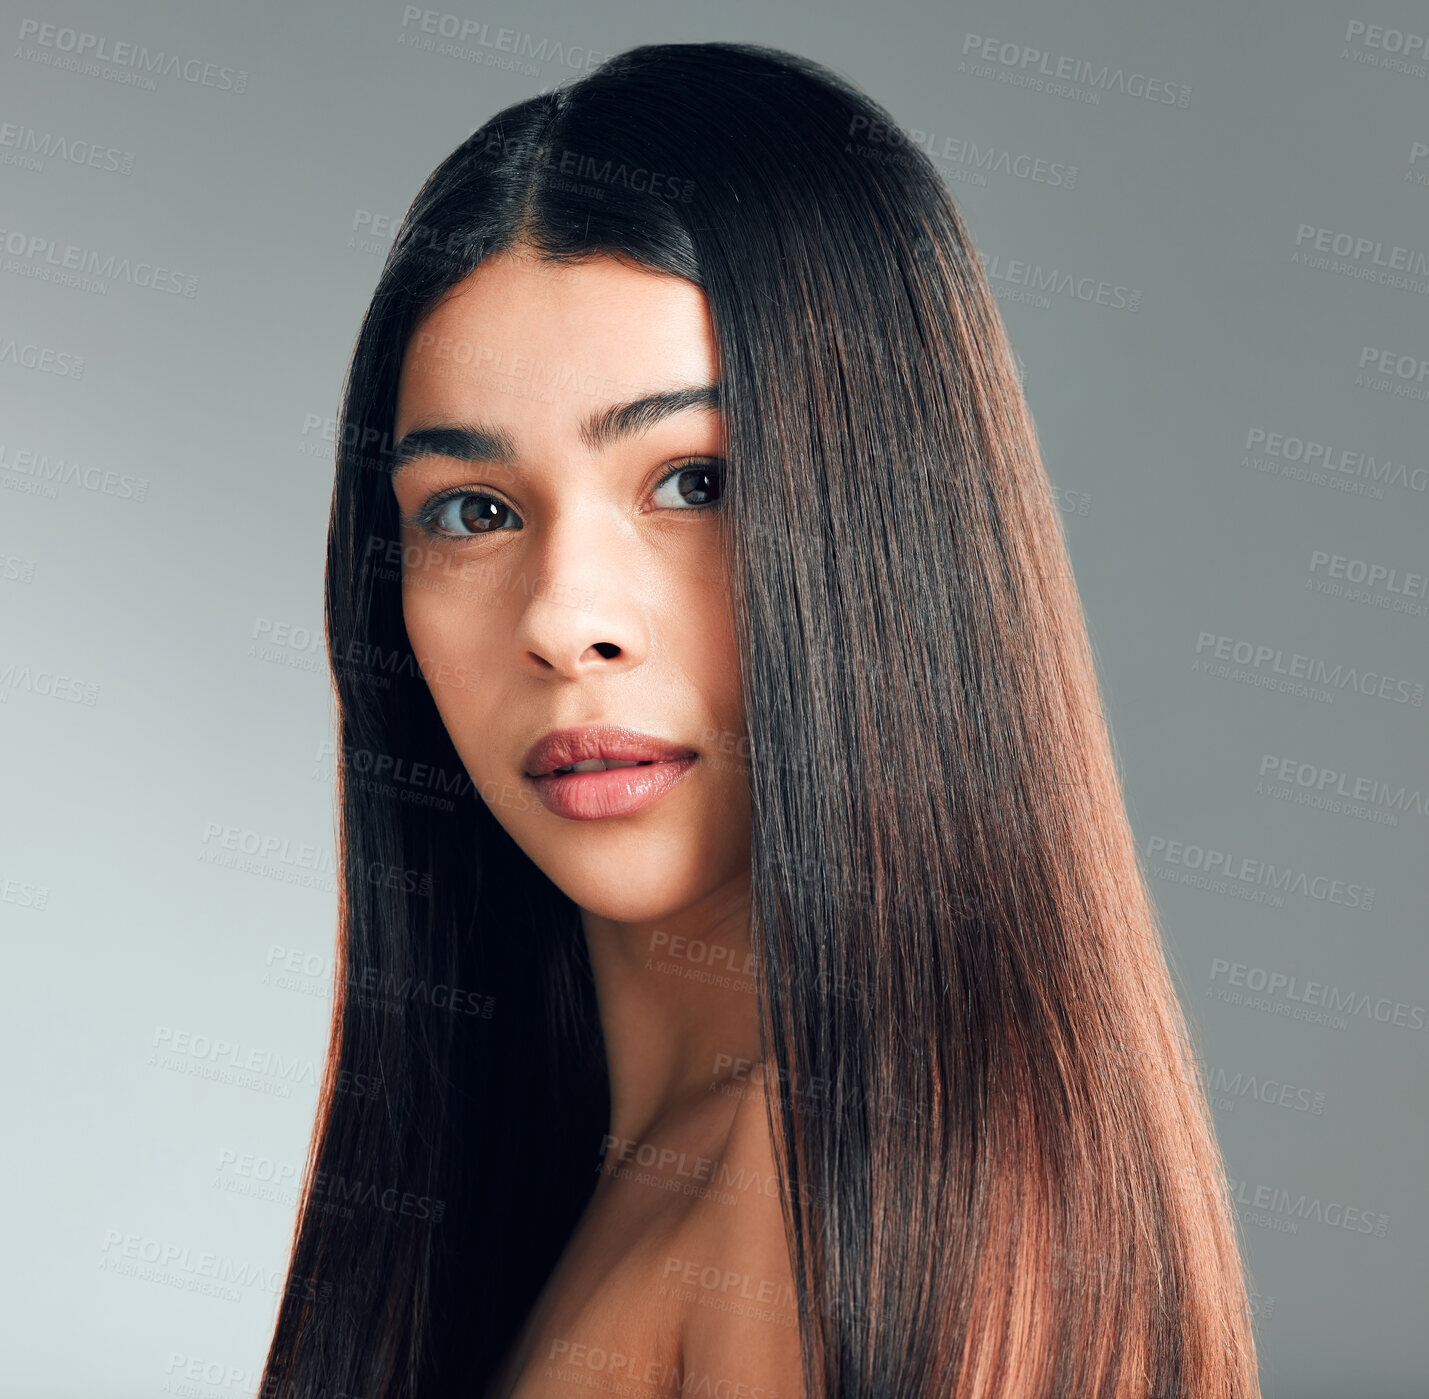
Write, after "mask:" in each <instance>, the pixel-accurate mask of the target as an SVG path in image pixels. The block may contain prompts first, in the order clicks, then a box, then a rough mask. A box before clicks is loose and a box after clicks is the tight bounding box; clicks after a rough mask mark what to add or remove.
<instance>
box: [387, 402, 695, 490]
mask: <svg viewBox="0 0 1429 1399" xmlns="http://www.w3.org/2000/svg"><path fill="white" fill-rule="evenodd" d="M720 390H721V386H720V385H719V384H718V383H714V384H691V385H689V386H688V387H685V388H678V389H666V390H664V391H662V392H660V393H650V394H644V395H642V396H641V397H640V398H632V399H631V400H630V401H629V402H627V403H614V404H611V405H609V406H608V407H605V408H601V409H599V410H597V411H596V412H594V413H592V414H591V415H590V416H589V417H588V418H586V419H585V421H584V422H583V423H582V424H581V427H580V439H581V441H582V443H584V444H585V446H587V447H589V448H590V449H591V450H592V451H597V450H599V449H600V448H601V447H605V446H608V445H609V444H610V443H612V442H616V441H619V440H620V439H621V438H624V437H635V436H637V435H638V434H640V433H642V432H646V431H648V430H649V429H650V428H652V427H654V426H655V424H656V423H658V422H661V421H662V420H663V419H665V418H668V417H671V416H673V415H674V414H676V413H684V412H687V411H688V410H689V409H691V408H712V409H715V410H716V411H717V410H718V409H719V407H720ZM518 455H519V453H518V452H517V449H516V443H515V441H514V440H513V439H512V437H511V434H510V433H508V432H506V431H505V430H503V429H502V428H498V427H491V426H489V425H487V424H485V423H458V424H439V425H435V426H432V427H419V428H413V429H412V431H411V432H409V433H407V434H406V435H405V436H404V437H403V438H402V440H401V441H400V442H398V444H397V445H396V447H395V448H394V449H393V451H392V466H391V474H392V475H393V476H395V475H396V474H397V473H398V472H399V471H401V469H402V468H403V467H404V466H406V465H407V463H408V462H410V461H415V460H416V459H417V458H418V457H451V458H452V459H454V460H456V461H469V462H478V461H479V462H495V463H497V464H499V465H502V466H509V465H511V464H512V463H513V462H515V460H516V458H517V456H518Z"/></svg>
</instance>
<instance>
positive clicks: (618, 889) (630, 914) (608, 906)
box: [542, 861, 708, 923]
mask: <svg viewBox="0 0 1429 1399" xmlns="http://www.w3.org/2000/svg"><path fill="white" fill-rule="evenodd" d="M542 869H543V870H545V873H546V875H547V877H548V878H549V879H550V880H551V882H552V883H553V884H555V885H556V887H557V888H558V889H560V890H561V892H562V893H564V894H565V895H566V896H567V897H568V898H570V899H571V900H572V901H573V902H574V903H575V904H576V905H577V906H578V907H580V908H581V909H583V910H584V911H585V912H586V913H590V914H594V915H595V916H596V917H598V918H608V919H610V920H611V921H612V922H615V923H658V922H660V921H661V920H662V919H668V918H673V917H675V916H676V915H677V914H679V913H681V912H683V911H684V910H685V909H687V908H689V907H690V906H691V905H692V904H694V903H696V902H697V901H698V900H699V898H700V896H701V895H702V894H705V893H707V892H708V890H707V889H706V888H704V887H702V885H701V884H694V883H692V882H690V881H686V880H674V879H671V878H670V877H669V876H668V875H662V874H661V873H660V871H658V870H651V869H648V868H646V869H642V868H640V867H639V866H634V867H631V866H626V865H624V864H619V865H612V864H610V863H603V864H601V865H599V866H593V865H591V864H588V863H586V862H584V861H558V862H556V865H555V866H554V867H553V866H546V865H542Z"/></svg>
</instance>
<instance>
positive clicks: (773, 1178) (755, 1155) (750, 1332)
mask: <svg viewBox="0 0 1429 1399" xmlns="http://www.w3.org/2000/svg"><path fill="white" fill-rule="evenodd" d="M737 1087H738V1089H739V1090H740V1102H739V1104H738V1107H737V1109H736V1112H735V1115H734V1122H733V1126H732V1128H731V1131H730V1137H729V1143H728V1145H727V1146H726V1148H725V1150H724V1152H723V1153H722V1155H721V1158H720V1161H719V1164H718V1166H717V1167H716V1168H715V1170H714V1172H713V1178H712V1179H711V1180H710V1181H709V1182H708V1187H707V1189H706V1190H705V1192H704V1193H703V1195H702V1196H701V1198H700V1200H699V1203H698V1205H697V1206H696V1208H695V1209H693V1210H692V1211H691V1212H690V1214H689V1216H688V1218H687V1220H686V1222H685V1226H684V1227H683V1228H682V1229H681V1231H680V1235H679V1238H678V1241H677V1249H678V1251H677V1252H675V1251H672V1255H671V1256H670V1257H669V1258H667V1259H666V1260H665V1262H664V1264H663V1290H664V1291H665V1292H666V1296H667V1297H669V1298H670V1299H671V1300H674V1301H678V1302H679V1303H680V1304H681V1305H680V1311H681V1313H682V1315H683V1324H682V1327H681V1350H680V1354H681V1369H682V1373H683V1392H686V1393H691V1394H731V1395H733V1394H738V1395H742V1396H747V1399H800V1396H802V1395H803V1381H802V1376H801V1371H800V1364H799V1330H798V1308H797V1293H796V1290H795V1286H794V1274H793V1268H792V1265H791V1263H790V1257H789V1246H788V1241H787V1237H786V1232H785V1227H784V1216H783V1211H782V1209H781V1192H780V1187H779V1177H778V1173H777V1170H776V1166H775V1155H774V1144H773V1140H772V1138H771V1136H770V1132H769V1125H768V1122H767V1120H766V1109H765V1102H764V1093H763V1090H762V1089H761V1088H760V1086H759V1085H758V1084H756V1083H742V1084H739V1085H737ZM741 1386H742V1387H741Z"/></svg>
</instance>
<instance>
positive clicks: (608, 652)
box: [595, 641, 620, 661]
mask: <svg viewBox="0 0 1429 1399" xmlns="http://www.w3.org/2000/svg"><path fill="white" fill-rule="evenodd" d="M595 649H596V650H597V651H599V652H600V654H601V655H602V656H604V657H605V659H606V660H608V661H613V660H614V659H615V658H616V657H617V656H618V655H619V654H620V647H618V646H617V645H616V644H615V642H613V641H597V642H596V643H595Z"/></svg>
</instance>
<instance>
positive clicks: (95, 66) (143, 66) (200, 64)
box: [17, 19, 248, 93]
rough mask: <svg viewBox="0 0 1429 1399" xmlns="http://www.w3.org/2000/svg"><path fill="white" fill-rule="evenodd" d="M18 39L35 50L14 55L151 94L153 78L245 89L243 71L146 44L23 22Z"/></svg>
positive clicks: (245, 76) (153, 86)
mask: <svg viewBox="0 0 1429 1399" xmlns="http://www.w3.org/2000/svg"><path fill="white" fill-rule="evenodd" d="M19 39H20V42H21V44H24V43H25V42H26V41H27V40H28V41H29V42H30V43H32V44H34V45H36V46H37V47H36V49H35V50H32V51H31V52H30V53H28V54H27V53H25V52H24V51H23V49H22V50H21V51H20V53H19V54H18V55H17V57H23V58H30V59H32V60H34V61H36V62H40V63H44V64H46V65H47V66H49V67H51V68H68V69H70V70H72V71H74V72H77V73H83V74H86V75H87V76H90V77H106V78H111V79H113V80H115V81H121V82H125V83H129V84H131V85H134V86H138V87H143V88H146V89H147V90H149V91H151V92H152V91H153V90H154V88H155V86H156V85H155V83H154V77H155V76H156V75H157V76H158V77H161V78H181V79H182V80H183V81H184V82H186V83H193V84H195V85H196V86H198V87H212V88H218V89H219V90H220V91H224V92H234V93H240V92H245V91H247V88H248V73H247V70H246V69H241V68H224V67H220V66H219V65H218V64H216V63H206V62H204V60H203V59H201V58H185V57H183V56H182V55H180V54H176V53H166V52H165V51H164V50H163V49H159V50H157V51H154V50H151V49H149V48H148V46H147V45H144V44H132V43H129V42H127V41H124V40H119V41H116V40H113V39H109V38H106V37H105V36H104V35H102V34H91V33H89V32H88V31H87V30H83V29H72V28H70V27H68V26H67V25H61V24H44V23H42V22H41V21H39V20H37V19H22V20H21V21H20V33H19ZM101 65H105V66H104V67H102V66H101ZM125 70H127V71H125Z"/></svg>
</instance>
